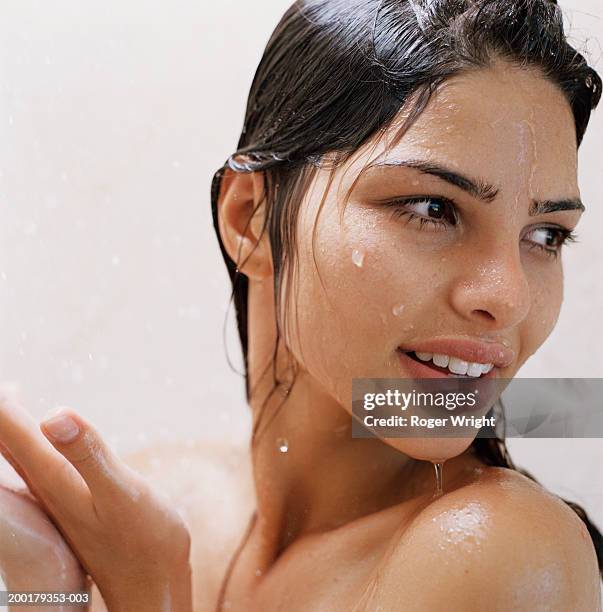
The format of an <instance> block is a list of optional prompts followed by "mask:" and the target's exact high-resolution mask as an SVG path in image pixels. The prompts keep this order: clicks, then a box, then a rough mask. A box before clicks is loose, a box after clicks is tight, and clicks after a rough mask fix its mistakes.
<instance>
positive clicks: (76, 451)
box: [0, 387, 192, 612]
mask: <svg viewBox="0 0 603 612" xmlns="http://www.w3.org/2000/svg"><path fill="white" fill-rule="evenodd" d="M0 446H3V447H4V450H3V451H2V454H3V455H4V456H5V457H6V458H7V459H8V461H9V462H10V463H11V464H12V465H13V467H15V469H16V470H17V471H18V472H19V474H20V475H21V477H22V478H23V480H24V481H25V482H26V483H27V485H28V487H29V490H30V491H31V492H32V493H33V494H34V495H35V496H36V498H37V500H38V502H39V503H40V505H41V506H42V508H43V509H44V511H45V512H46V514H47V515H48V516H49V517H50V518H51V519H52V520H53V522H54V524H55V525H56V527H57V529H58V530H59V531H60V532H61V534H62V535H63V537H64V539H65V541H66V542H67V543H68V544H69V546H70V548H71V550H72V551H73V552H74V554H75V556H76V557H77V558H78V560H79V562H80V563H81V565H82V566H83V568H84V569H85V570H86V571H87V572H88V573H89V574H90V576H91V577H92V579H93V580H94V582H95V583H96V585H97V587H98V589H99V591H100V592H101V594H102V596H103V599H104V601H105V603H106V605H107V607H108V609H109V610H110V611H111V612H114V611H115V612H126V611H130V610H131V611H139V610H143V609H148V610H161V611H162V612H164V611H165V612H168V611H170V612H172V611H173V612H190V611H191V610H192V604H191V601H192V593H191V591H192V581H191V569H190V564H189V552H190V536H189V532H188V529H187V526H186V525H185V523H184V521H183V520H182V518H181V517H180V515H179V514H178V512H177V511H176V510H175V509H174V508H173V507H172V506H171V505H170V502H169V501H167V499H166V498H164V497H163V496H162V495H160V494H158V493H157V492H155V491H153V490H152V489H151V487H150V486H149V485H148V484H147V482H146V481H145V480H144V479H143V478H142V476H140V475H139V474H137V473H136V472H135V471H134V470H132V469H131V468H129V467H128V466H127V465H126V464H125V463H123V462H122V461H121V460H120V459H119V458H118V457H117V456H116V455H115V454H114V453H113V452H112V451H111V450H110V448H109V447H108V446H107V445H106V444H105V443H104V442H103V440H102V439H101V437H100V436H99V434H98V432H96V431H95V429H94V428H93V427H92V426H91V425H90V424H89V423H87V422H86V421H85V420H84V419H83V418H82V417H81V416H79V415H78V414H76V413H75V412H74V411H73V410H71V409H68V408H63V409H61V410H60V411H58V412H57V413H56V414H54V415H52V416H51V417H50V418H49V419H47V420H45V421H44V422H43V423H42V424H41V426H40V427H38V425H37V424H36V423H35V421H34V420H33V418H32V417H31V415H30V414H29V413H28V412H27V411H26V410H24V409H23V408H22V406H21V403H20V401H19V399H18V397H17V395H16V394H15V392H14V390H12V389H10V388H8V387H4V388H0ZM0 450H1V449H0ZM57 451H58V452H57Z"/></svg>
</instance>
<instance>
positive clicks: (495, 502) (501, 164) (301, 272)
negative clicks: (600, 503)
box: [0, 0, 603, 611]
mask: <svg viewBox="0 0 603 612" xmlns="http://www.w3.org/2000/svg"><path fill="white" fill-rule="evenodd" d="M600 92H601V79H600V78H599V76H598V75H597V74H596V73H595V72H594V70H592V69H591V68H589V67H588V65H587V63H586V61H585V60H584V58H583V57H582V56H581V55H580V54H579V53H577V52H576V51H575V50H574V49H573V48H571V47H570V46H569V45H568V43H567V41H566V39H565V36H564V34H563V28H562V20H561V15H560V11H559V9H558V7H557V6H556V4H555V3H554V2H550V1H547V0H516V1H512V2H509V1H508V0H504V1H503V0H482V1H476V2H471V1H462V0H433V1H431V2H416V1H410V0H395V1H394V0H379V1H377V0H362V1H359V0H314V1H310V0H306V1H303V2H297V3H296V4H295V5H294V6H293V7H291V9H290V10H289V11H287V13H286V14H285V16H284V17H283V19H282V20H281V22H280V24H279V25H278V26H277V28H276V30H275V32H274V34H273V36H272V37H271V39H270V41H269V43H268V46H267V48H266V51H265V53H264V56H263V58H262V61H261V63H260V66H259V68H258V71H257V73H256V76H255V79H254V82H253V85H252V89H251V93H250V97H249V103H248V106H247V113H246V118H245V125H244V127H243V132H242V135H241V139H240V142H239V146H238V149H237V151H236V153H235V154H233V155H232V156H231V157H230V158H229V160H228V161H227V163H226V164H225V165H224V167H223V168H221V169H220V170H219V171H218V172H217V173H216V175H215V177H214V181H213V185H212V207H213V212H214V224H215V227H216V230H217V232H218V238H219V244H220V247H221V250H222V253H223V255H224V259H225V262H226V265H227V268H228V271H229V274H230V277H231V280H232V282H233V296H234V303H235V307H236V310H237V321H238V329H239V334H240V338H241V343H242V348H243V354H244V357H245V367H246V383H247V384H246V390H247V399H248V402H249V404H250V407H251V409H252V413H253V437H252V444H251V453H250V464H251V465H250V467H251V468H252V472H253V485H254V492H253V494H252V493H246V491H249V489H248V487H249V483H250V481H249V478H248V477H247V467H248V465H247V464H246V463H245V462H244V461H241V462H238V461H236V460H235V461H232V457H231V461H230V462H226V461H225V462H224V464H223V465H220V461H219V460H216V459H215V458H214V459H213V461H212V460H209V459H208V461H202V464H201V465H199V466H198V469H197V470H196V471H195V472H194V476H195V478H196V479H197V480H198V479H201V480H202V482H204V483H205V486H206V489H205V490H206V493H204V494H203V495H202V496H201V497H200V498H199V499H197V500H196V502H198V503H197V505H196V507H195V523H194V524H193V523H192V522H190V521H189V523H188V528H189V529H190V532H191V533H192V534H193V545H194V549H193V556H192V562H193V567H194V591H195V609H199V610H212V609H233V610H272V609H287V610H329V611H331V610H358V611H360V610H411V611H414V610H417V611H432V610H433V611H436V610H438V611H439V610H442V609H446V610H454V611H471V610H484V609H493V610H535V609H547V610H560V611H561V610H564V611H565V610H584V611H587V610H588V611H592V610H600V609H601V608H600V575H599V572H600V568H601V564H602V554H603V552H602V545H601V536H600V534H599V532H598V531H597V530H596V528H595V527H594V526H593V525H592V524H591V523H590V522H589V521H588V519H587V517H586V515H585V514H584V513H583V511H582V510H581V509H580V508H578V507H577V506H575V505H573V504H569V503H565V502H564V501H562V500H560V499H559V498H557V497H555V496H553V495H551V494H550V493H548V492H546V491H545V490H544V489H543V488H542V487H540V486H539V485H538V484H537V483H535V482H533V481H532V480H531V479H529V478H527V477H526V476H525V475H523V474H521V473H519V472H518V471H516V470H515V469H514V468H513V465H512V463H511V461H510V459H509V457H508V455H507V453H506V449H505V446H504V443H503V442H502V441H497V440H488V439H481V438H476V439H475V440H473V439H467V438H458V439H454V438H447V439H444V440H443V439H436V438H430V439H422V440H417V439H413V438H396V439H391V438H388V439H387V440H382V439H376V438H373V439H356V438H353V437H352V435H351V420H352V419H351V415H350V412H351V380H352V379H353V378H364V377H371V378H396V377H411V378H428V377H437V376H442V375H444V376H446V375H447V372H448V371H449V370H450V371H453V372H455V373H456V374H468V375H470V376H474V377H475V376H480V375H485V373H486V372H488V375H490V376H493V377H497V378H512V377H513V376H514V375H515V373H516V372H517V371H518V370H519V368H520V367H521V365H522V364H523V363H525V361H526V360H527V359H528V357H530V355H532V354H533V353H534V352H535V351H536V350H538V348H539V347H540V346H541V345H542V343H543V342H544V341H545V339H546V338H547V337H548V335H549V334H550V333H551V331H552V330H553V328H554V326H555V323H556V320H557V317H558V315H559V310H560V307H561V302H562V283H563V276H562V265H561V251H562V245H563V244H564V243H565V242H568V241H571V240H572V239H573V237H574V229H575V227H576V225H577V223H578V220H579V218H580V216H581V213H582V211H583V208H584V206H583V204H582V203H581V202H580V199H579V189H578V184H577V148H578V146H579V145H580V143H581V141H582V137H583V135H584V132H585V129H586V127H587V124H588V120H589V116H590V112H591V109H593V108H594V107H595V106H596V105H597V103H598V101H599V98H600ZM65 417H71V420H72V421H73V423H72V424H71V425H70V424H69V422H68V421H65V420H64V418H65ZM0 425H1V429H0V431H1V432H2V433H1V434H0V440H1V441H2V443H3V444H4V446H5V447H6V449H7V451H6V454H7V456H10V460H11V462H12V463H13V465H14V466H15V467H16V469H17V470H18V471H19V472H20V473H21V474H22V475H23V477H24V479H25V480H26V482H27V483H28V485H29V488H30V489H31V491H32V492H33V494H34V495H35V496H36V497H37V499H38V501H39V502H40V504H41V506H42V508H43V509H44V511H45V512H46V513H47V514H48V515H49V516H50V517H52V519H53V522H54V523H55V525H56V526H57V528H58V530H59V531H60V532H61V534H62V535H63V537H64V539H65V541H66V542H67V543H68V544H69V546H70V548H71V550H72V551H73V554H74V555H75V557H77V559H78V560H79V562H80V563H81V564H82V566H83V568H85V570H86V572H87V573H89V574H90V575H91V576H92V578H93V580H94V582H95V583H96V585H97V586H98V588H99V590H100V592H101V593H102V595H103V598H104V599H105V601H106V602H107V605H108V608H109V609H110V610H141V609H165V610H190V609H191V599H192V595H191V581H190V575H189V569H188V563H187V561H188V557H189V550H188V549H189V544H190V542H189V533H188V530H187V526H186V525H185V523H184V522H183V521H182V519H181V518H180V517H179V516H178V515H177V513H176V512H175V509H174V506H173V505H172V504H170V503H169V502H168V501H167V500H165V499H162V498H160V497H159V496H158V495H157V494H156V493H155V492H154V490H153V488H152V487H151V486H149V484H148V482H147V481H145V480H143V479H142V478H141V477H140V476H138V475H137V474H136V472H134V471H133V470H132V469H131V466H134V467H137V468H138V469H141V466H144V461H145V457H144V456H139V457H137V458H135V459H132V460H131V461H130V466H126V465H125V464H124V463H122V462H121V461H120V460H119V459H118V458H116V457H115V456H113V455H112V454H111V453H110V451H109V450H108V449H107V448H106V447H105V445H104V444H103V442H102V440H100V438H99V436H98V434H97V433H96V432H95V431H94V429H93V428H92V426H91V425H90V424H88V423H86V422H85V421H84V420H83V419H82V418H81V417H79V416H78V415H77V414H76V413H74V412H73V411H71V410H67V411H63V412H62V413H60V415H59V416H56V417H54V420H51V421H47V422H45V423H43V424H42V432H43V433H44V434H45V435H46V438H47V439H48V440H50V441H51V442H52V444H53V445H54V449H52V448H50V446H49V445H48V444H47V441H46V440H45V439H43V438H42V436H41V435H40V433H39V432H38V431H37V428H36V426H35V424H34V423H33V422H32V421H31V419H30V418H29V417H28V416H27V413H26V412H24V411H23V410H22V409H21V408H20V407H19V406H18V403H17V402H16V400H11V399H10V396H9V395H7V397H6V399H5V401H4V402H3V407H2V409H1V411H0ZM51 427H54V429H55V430H56V432H55V433H58V437H53V432H52V431H51ZM55 450H58V451H59V452H60V455H59V454H57V453H56V452H55ZM223 453H224V456H225V457H227V456H229V455H230V453H229V451H228V449H227V450H225V451H223ZM170 456H172V457H173V456H174V455H173V454H172V455H170ZM426 460H427V461H426ZM442 461H445V462H446V463H445V475H444V480H445V486H444V493H445V494H444V495H441V496H435V497H434V495H433V490H434V482H433V474H432V469H433V468H432V466H431V464H430V462H442ZM141 471H145V470H144V467H143V468H142V469H141ZM49 473H52V474H53V476H54V479H53V481H52V486H50V485H49V484H48V480H47V479H46V475H47V474H49ZM217 476H218V477H219V478H218V477H217ZM216 483H219V484H216ZM227 512H228V514H227ZM235 542H239V546H237V547H236V549H235ZM227 564H228V566H227ZM9 578H10V576H9Z"/></svg>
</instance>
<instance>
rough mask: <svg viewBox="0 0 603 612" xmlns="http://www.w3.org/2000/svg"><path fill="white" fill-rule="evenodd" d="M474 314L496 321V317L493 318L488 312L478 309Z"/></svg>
mask: <svg viewBox="0 0 603 612" xmlns="http://www.w3.org/2000/svg"><path fill="white" fill-rule="evenodd" d="M473 312H475V313H477V314H478V315H479V316H481V317H485V318H486V319H492V320H494V317H493V316H492V314H490V313H489V312H488V311H487V310H481V309H477V310H474V311H473Z"/></svg>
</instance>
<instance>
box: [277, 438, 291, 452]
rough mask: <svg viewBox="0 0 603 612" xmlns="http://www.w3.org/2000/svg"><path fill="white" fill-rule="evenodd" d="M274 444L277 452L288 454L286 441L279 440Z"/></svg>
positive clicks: (283, 439)
mask: <svg viewBox="0 0 603 612" xmlns="http://www.w3.org/2000/svg"><path fill="white" fill-rule="evenodd" d="M276 444H277V446H278V450H279V451H280V452H281V453H287V452H289V442H287V440H285V438H279V439H278V440H277V441H276Z"/></svg>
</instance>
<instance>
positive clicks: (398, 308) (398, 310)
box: [392, 304, 404, 317]
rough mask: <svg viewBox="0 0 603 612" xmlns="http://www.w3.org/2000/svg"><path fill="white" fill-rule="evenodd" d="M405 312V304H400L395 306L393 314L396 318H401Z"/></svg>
mask: <svg viewBox="0 0 603 612" xmlns="http://www.w3.org/2000/svg"><path fill="white" fill-rule="evenodd" d="M403 310H404V304H398V305H397V306H394V307H393V308H392V313H393V314H394V316H395V317H399V316H400V315H401V314H402V311H403Z"/></svg>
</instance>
